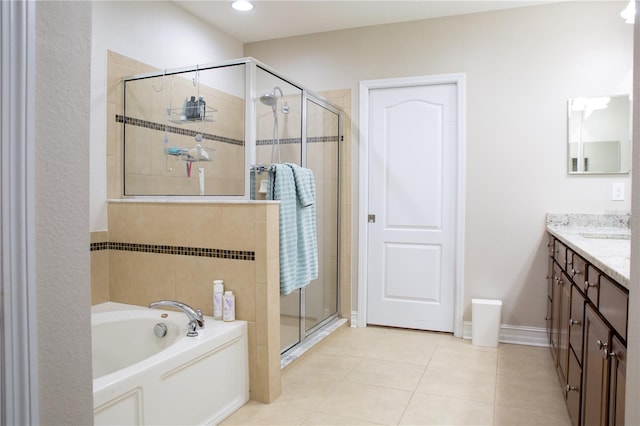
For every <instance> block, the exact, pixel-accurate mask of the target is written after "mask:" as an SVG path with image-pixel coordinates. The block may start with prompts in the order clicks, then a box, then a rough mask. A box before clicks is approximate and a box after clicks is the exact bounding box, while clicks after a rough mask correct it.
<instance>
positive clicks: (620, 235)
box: [580, 232, 631, 240]
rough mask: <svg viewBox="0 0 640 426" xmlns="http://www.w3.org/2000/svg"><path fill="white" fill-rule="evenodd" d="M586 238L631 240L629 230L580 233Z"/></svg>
mask: <svg viewBox="0 0 640 426" xmlns="http://www.w3.org/2000/svg"><path fill="white" fill-rule="evenodd" d="M580 236H581V237H584V238H598V239H603V240H630V239H631V234H629V233H628V232H584V233H582V234H580Z"/></svg>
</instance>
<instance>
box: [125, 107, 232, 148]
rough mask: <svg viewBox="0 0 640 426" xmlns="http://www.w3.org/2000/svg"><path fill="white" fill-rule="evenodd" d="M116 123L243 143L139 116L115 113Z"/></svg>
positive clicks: (206, 138)
mask: <svg viewBox="0 0 640 426" xmlns="http://www.w3.org/2000/svg"><path fill="white" fill-rule="evenodd" d="M116 123H124V124H129V125H131V126H138V127H144V128H145V129H151V130H159V131H161V132H164V131H165V130H166V131H167V132H168V133H174V134H176V135H184V136H192V137H195V136H196V135H200V134H201V135H202V139H204V140H210V141H218V142H224V143H228V144H231V145H240V146H243V145H244V141H243V140H240V139H232V138H225V137H224V136H218V135H214V134H212V133H200V132H198V131H196V130H191V129H185V128H183V127H176V126H168V125H166V124H163V123H154V122H153V121H147V120H141V119H139V118H132V117H125V116H123V115H119V114H116Z"/></svg>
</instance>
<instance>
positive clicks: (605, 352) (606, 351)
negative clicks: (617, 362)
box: [603, 349, 618, 359]
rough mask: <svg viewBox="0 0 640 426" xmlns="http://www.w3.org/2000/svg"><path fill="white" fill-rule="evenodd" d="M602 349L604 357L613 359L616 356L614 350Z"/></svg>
mask: <svg viewBox="0 0 640 426" xmlns="http://www.w3.org/2000/svg"><path fill="white" fill-rule="evenodd" d="M603 351H604V357H605V358H611V359H615V358H616V357H617V356H618V355H617V354H616V353H615V352H609V351H608V350H606V349H604V350H603Z"/></svg>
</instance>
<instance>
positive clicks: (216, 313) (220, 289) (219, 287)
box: [213, 280, 224, 320]
mask: <svg viewBox="0 0 640 426" xmlns="http://www.w3.org/2000/svg"><path fill="white" fill-rule="evenodd" d="M223 293H224V285H223V284H222V280H213V319H217V320H219V319H222V295H223Z"/></svg>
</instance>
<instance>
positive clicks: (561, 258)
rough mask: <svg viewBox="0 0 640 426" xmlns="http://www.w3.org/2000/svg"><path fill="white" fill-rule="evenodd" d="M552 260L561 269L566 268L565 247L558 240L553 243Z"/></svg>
mask: <svg viewBox="0 0 640 426" xmlns="http://www.w3.org/2000/svg"><path fill="white" fill-rule="evenodd" d="M553 258H554V259H555V260H556V262H558V264H559V265H560V267H561V268H562V269H566V268H567V246H565V245H564V244H562V243H561V242H560V241H558V240H555V243H554V249H553Z"/></svg>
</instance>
